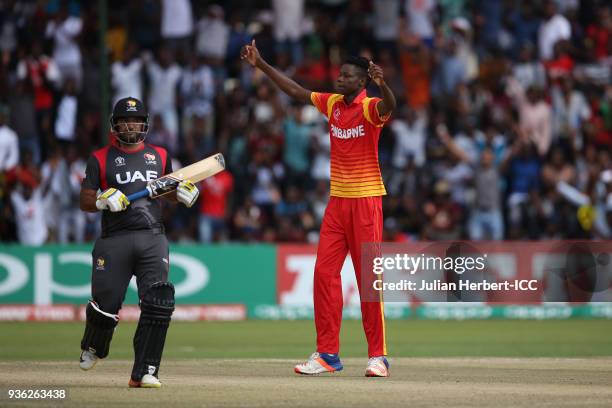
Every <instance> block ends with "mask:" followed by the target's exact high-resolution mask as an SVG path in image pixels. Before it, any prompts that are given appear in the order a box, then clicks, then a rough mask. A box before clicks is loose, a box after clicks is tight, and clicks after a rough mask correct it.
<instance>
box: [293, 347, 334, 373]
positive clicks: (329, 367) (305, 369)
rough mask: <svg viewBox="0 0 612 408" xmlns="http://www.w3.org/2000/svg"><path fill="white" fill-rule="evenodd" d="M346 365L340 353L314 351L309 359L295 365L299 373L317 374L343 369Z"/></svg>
mask: <svg viewBox="0 0 612 408" xmlns="http://www.w3.org/2000/svg"><path fill="white" fill-rule="evenodd" d="M343 368H344V367H343V366H342V362H341V361H340V357H338V354H328V353H318V352H315V353H312V355H311V356H310V358H309V359H308V361H306V362H305V363H302V364H298V365H296V366H295V369H294V371H295V372H296V373H297V374H304V375H317V374H322V373H333V372H336V371H342V369H343Z"/></svg>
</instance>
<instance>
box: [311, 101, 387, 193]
mask: <svg viewBox="0 0 612 408" xmlns="http://www.w3.org/2000/svg"><path fill="white" fill-rule="evenodd" d="M310 99H311V100H312V103H313V104H314V106H315V107H316V108H317V109H318V110H319V112H321V113H323V114H324V115H326V116H327V118H328V119H329V136H330V138H331V186H330V195H331V196H334V197H353V198H355V197H375V196H383V195H386V194H387V191H386V190H385V186H384V184H383V180H382V176H381V174H380V167H379V165H378V139H379V137H380V131H381V128H382V127H383V125H384V124H385V122H386V121H387V120H388V119H389V116H390V115H391V114H388V115H385V116H384V117H381V116H380V115H379V114H378V110H377V109H376V104H377V103H378V102H379V101H380V100H381V99H380V98H368V97H367V95H366V91H365V90H363V91H362V92H361V93H360V94H359V95H358V96H357V97H356V98H355V100H353V102H352V103H350V104H349V105H347V104H346V103H345V102H344V96H343V95H339V94H331V93H319V92H312V93H311V94H310Z"/></svg>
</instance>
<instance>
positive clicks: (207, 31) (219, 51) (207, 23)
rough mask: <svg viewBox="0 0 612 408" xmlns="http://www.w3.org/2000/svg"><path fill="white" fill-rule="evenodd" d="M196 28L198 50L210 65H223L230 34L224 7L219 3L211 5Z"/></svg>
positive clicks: (196, 47)
mask: <svg viewBox="0 0 612 408" xmlns="http://www.w3.org/2000/svg"><path fill="white" fill-rule="evenodd" d="M196 29H197V34H196V44H195V49H196V52H197V53H198V54H199V55H202V56H204V57H206V60H207V62H208V63H209V64H210V65H212V66H215V67H216V66H220V65H222V64H223V61H224V60H225V55H226V53H227V44H228V41H229V35H230V27H229V25H228V24H227V23H226V22H225V12H224V11H223V8H222V7H221V6H219V5H217V4H213V5H211V6H210V7H209V8H208V10H207V12H206V14H205V15H204V16H202V18H201V19H200V20H199V21H198V23H197V24H196Z"/></svg>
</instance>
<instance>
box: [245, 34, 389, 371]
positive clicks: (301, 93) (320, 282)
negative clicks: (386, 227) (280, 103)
mask: <svg viewBox="0 0 612 408" xmlns="http://www.w3.org/2000/svg"><path fill="white" fill-rule="evenodd" d="M241 58H242V59H244V60H247V61H248V62H249V63H250V64H251V65H252V66H254V67H257V68H259V69H260V70H261V71H263V72H264V74H266V75H267V76H268V77H269V78H270V79H271V80H272V81H273V82H274V83H275V84H276V85H277V86H278V87H279V88H280V89H281V90H283V92H285V93H286V94H288V95H289V96H291V97H292V98H294V99H297V100H299V101H301V102H304V103H312V104H313V105H314V106H315V107H316V108H317V109H318V110H319V111H320V112H321V113H323V114H324V115H325V116H327V118H328V119H329V127H330V138H331V189H330V200H329V204H328V205H327V209H326V211H325V215H324V217H323V223H322V225H321V234H320V240H319V246H318V249H317V261H316V265H315V272H314V289H313V291H314V312H315V326H316V329H317V350H316V352H315V353H313V354H312V355H311V356H310V358H309V359H308V361H306V362H305V363H303V364H298V365H297V366H295V372H296V373H298V374H310V375H314V374H320V373H326V372H334V371H340V370H342V369H343V366H342V362H341V361H340V358H339V356H338V352H339V348H340V346H339V335H340V324H341V321H342V305H343V300H342V283H341V280H340V271H341V268H342V264H343V263H344V260H345V258H346V254H347V252H350V254H351V259H352V261H353V266H354V268H355V273H356V275H357V285H358V288H359V292H360V296H361V315H362V319H363V328H364V331H365V335H366V338H367V341H368V356H369V361H368V366H367V368H366V372H365V375H366V376H368V377H388V376H389V362H388V361H387V359H386V357H385V356H386V355H387V347H386V344H385V321H384V310H383V302H382V297H379V298H378V299H379V300H378V301H364V291H365V289H363V290H362V283H361V282H362V272H363V273H369V274H371V273H372V271H362V270H361V269H362V268H361V258H362V243H380V242H381V241H382V226H383V215H382V196H383V195H385V194H386V191H385V186H384V185H383V181H382V177H381V174H380V167H379V164H378V139H379V137H380V131H381V129H382V127H383V125H384V124H385V122H386V121H387V120H388V118H389V116H390V115H391V111H392V110H393V109H394V108H395V106H396V101H395V97H394V96H393V93H392V92H391V89H389V87H388V86H387V84H386V83H385V81H384V79H383V72H382V69H381V68H380V67H379V66H377V65H375V64H374V63H372V61H368V60H367V59H365V58H362V57H350V58H348V59H347V60H346V61H345V62H344V64H343V65H342V67H341V69H340V74H339V76H338V78H337V79H336V83H335V87H336V91H337V92H338V93H319V92H312V91H309V90H307V89H304V88H303V87H301V86H300V85H299V84H297V83H296V82H295V81H293V80H291V79H290V78H288V77H287V76H285V75H284V74H282V73H280V72H279V71H278V70H276V69H275V68H274V67H272V66H270V65H269V64H268V63H266V62H265V61H264V60H263V59H262V58H261V56H260V55H259V51H258V50H257V47H256V46H255V41H254V40H253V42H252V43H251V44H250V45H246V46H244V47H243V49H242V52H241ZM370 79H372V80H373V81H374V82H375V83H376V85H378V87H379V88H380V91H381V94H382V99H380V98H370V97H368V96H367V95H366V90H365V88H366V86H367V85H368V83H369V82H370ZM368 300H370V299H368Z"/></svg>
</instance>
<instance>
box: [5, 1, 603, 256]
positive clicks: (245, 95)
mask: <svg viewBox="0 0 612 408" xmlns="http://www.w3.org/2000/svg"><path fill="white" fill-rule="evenodd" d="M99 12H100V10H99V8H98V2H95V1H94V2H90V1H58V0H51V1H40V0H4V1H2V2H1V3H0V53H1V55H0V213H1V217H0V235H1V239H2V241H5V242H7V241H8V242H15V241H18V242H21V243H23V244H29V245H40V244H43V243H45V242H60V243H65V242H83V241H89V240H92V239H93V238H95V236H96V234H97V233H98V232H99V231H98V229H99V214H86V213H83V212H81V211H80V210H79V204H78V195H79V190H80V181H81V179H82V178H83V176H84V168H85V162H86V160H87V157H88V155H89V154H90V153H91V151H92V150H94V149H96V148H98V147H99V146H102V145H103V144H105V143H107V141H108V137H105V135H104V129H106V124H107V121H108V118H107V117H102V115H101V111H102V107H101V105H100V104H101V95H102V92H101V89H102V88H101V87H102V86H107V87H108V89H109V93H110V97H109V107H108V108H110V105H111V104H112V102H114V101H115V100H117V99H119V98H121V97H125V96H132V97H137V98H141V99H142V100H143V101H145V103H146V105H147V107H148V109H149V112H150V124H151V126H150V132H149V135H148V138H147V141H148V142H150V143H153V144H158V145H162V146H164V147H166V148H167V149H168V151H169V152H170V154H171V156H172V157H173V162H174V163H173V164H174V168H175V169H177V168H180V167H181V166H183V165H186V164H189V163H191V162H194V161H197V160H199V159H201V158H203V157H205V156H208V155H210V154H213V153H215V152H217V151H220V152H222V153H223V154H224V155H225V157H226V160H227V163H228V166H229V170H228V171H226V172H224V173H220V174H219V175H217V176H215V177H214V178H211V179H208V180H206V181H205V182H203V183H202V185H201V190H202V193H201V199H200V201H199V204H198V205H197V206H194V207H193V208H191V209H186V208H184V207H183V206H172V205H168V206H166V207H165V212H166V214H165V220H166V226H167V231H168V237H169V238H170V239H171V240H173V241H178V242H186V241H200V242H211V241H228V240H229V241H264V242H316V240H317V238H318V227H319V225H320V222H321V219H322V216H323V211H324V209H325V204H326V201H327V199H328V194H329V190H328V188H329V185H328V180H329V148H330V141H329V133H328V130H327V124H326V120H325V117H323V116H321V115H320V114H319V113H318V112H317V111H316V109H315V108H314V107H312V106H302V105H298V104H295V103H292V101H291V100H289V99H288V98H287V97H286V96H285V95H284V94H282V93H281V92H279V91H278V90H276V89H275V87H274V86H272V85H271V83H270V82H268V81H267V80H265V78H263V77H262V76H261V73H259V72H257V71H256V70H253V69H252V68H251V67H250V66H248V64H246V63H244V62H242V61H240V59H239V52H240V48H241V46H242V45H243V44H246V43H248V42H250V41H251V39H252V38H255V39H256V41H257V46H258V48H259V49H260V51H261V53H262V56H264V58H266V60H268V61H270V62H271V63H273V64H274V65H276V66H277V67H279V68H280V69H282V70H283V71H284V72H286V73H288V74H290V75H291V76H292V77H293V78H295V79H296V80H297V81H298V82H300V83H301V84H302V85H304V86H305V87H307V88H309V89H313V90H320V91H332V90H333V79H334V78H335V76H336V74H337V72H338V70H339V66H340V65H341V63H342V59H343V58H344V57H345V56H347V55H363V56H366V57H368V58H371V59H373V60H374V61H376V62H377V63H378V64H379V65H381V66H382V67H383V69H384V74H385V79H386V81H387V83H388V84H389V85H390V86H391V88H392V89H393V90H394V93H395V95H396V97H397V98H398V101H399V106H398V109H397V110H396V111H395V112H394V114H393V116H392V119H391V121H390V122H389V124H388V125H387V126H385V128H384V130H383V133H382V135H381V139H380V152H379V158H380V163H381V166H382V173H383V177H384V179H385V184H386V188H387V191H388V196H387V197H386V198H385V199H384V200H383V205H384V214H385V222H384V227H385V239H386V240H388V241H405V240H417V239H430V240H440V239H474V240H480V239H488V240H502V239H510V240H518V239H534V240H538V239H581V238H585V239H601V238H612V82H611V74H610V70H611V67H612V40H611V39H610V36H611V35H612V8H611V6H610V3H609V2H607V1H604V0H601V1H597V0H556V1H555V0H540V1H538V0H317V1H315V0H308V1H304V0H267V1H266V0H259V1H249V2H244V1H237V0H230V1H223V2H219V4H214V3H213V2H210V1H189V0H130V1H129V2H126V1H119V0H108V13H107V15H108V30H107V32H106V51H107V52H106V53H105V54H103V53H101V50H100V39H99V35H100V29H101V25H100V15H99ZM102 55H105V58H107V59H108V67H109V70H108V76H105V75H104V70H103V69H102V68H103V65H104V64H102V62H103V61H102V60H101V58H102ZM375 88H376V87H372V88H371V89H370V91H369V92H370V94H371V95H375V92H376V89H375Z"/></svg>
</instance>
